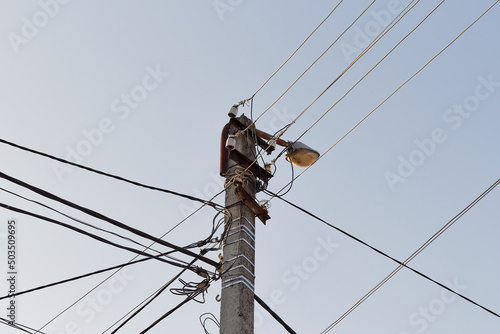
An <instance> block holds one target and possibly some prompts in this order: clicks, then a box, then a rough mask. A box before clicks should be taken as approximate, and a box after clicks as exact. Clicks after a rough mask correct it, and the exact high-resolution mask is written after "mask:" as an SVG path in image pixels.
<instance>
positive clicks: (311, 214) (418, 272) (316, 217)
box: [266, 179, 500, 316]
mask: <svg viewBox="0 0 500 334" xmlns="http://www.w3.org/2000/svg"><path fill="white" fill-rule="evenodd" d="M498 183H500V179H499V180H498V181H497V182H496V183H495V184H494V185H493V186H491V187H490V188H488V189H487V190H486V191H487V192H490V191H491V190H493V188H494V187H496V186H497V185H498ZM266 192H267V193H269V194H271V195H273V196H274V197H277V198H279V199H280V200H282V201H283V202H285V203H287V204H289V205H291V206H293V207H294V208H296V209H298V210H300V211H302V212H303V213H305V214H307V215H309V216H311V217H312V218H314V219H316V220H318V221H320V222H322V223H324V224H325V225H327V226H329V227H331V228H333V229H334V230H336V231H338V232H340V233H342V234H343V235H345V236H347V237H349V238H351V239H352V240H354V241H356V242H358V243H360V244H362V245H364V246H366V247H368V248H370V249H371V250H373V251H375V252H377V253H378V254H380V255H382V256H384V257H386V258H388V259H390V260H392V261H393V262H396V263H397V264H398V265H400V266H403V267H405V268H406V269H409V270H410V271H412V272H414V273H415V274H417V275H419V276H421V277H423V278H425V279H426V280H428V281H430V282H432V283H434V284H436V285H439V286H440V287H441V288H443V289H446V290H447V291H449V292H451V293H453V294H455V295H457V296H459V297H461V298H463V299H465V300H467V301H468V302H470V303H472V304H474V305H476V306H479V307H480V308H483V309H484V310H486V311H488V312H490V313H492V314H494V315H497V314H496V313H495V312H493V311H491V310H489V309H486V308H485V307H484V306H481V305H479V304H478V303H476V302H474V301H473V300H471V299H470V298H468V297H466V296H464V295H462V294H460V293H459V292H456V291H454V290H452V289H451V288H449V287H447V286H445V285H444V284H442V283H440V282H438V281H436V280H435V279H432V278H431V277H429V276H428V275H426V274H423V273H422V272H420V271H418V270H416V269H414V268H412V267H410V266H408V265H407V264H405V263H403V262H401V261H399V260H397V259H396V258H394V257H392V256H390V255H388V254H387V253H385V252H383V251H381V250H380V249H377V248H376V247H374V246H372V245H370V244H368V243H367V242H365V241H363V240H361V239H359V238H357V237H355V236H354V235H352V234H350V233H348V232H346V231H344V230H342V229H341V228H339V227H337V226H335V225H333V224H330V223H329V222H327V221H325V220H324V219H321V218H320V217H318V216H317V215H315V214H313V213H311V212H310V211H308V210H306V209H304V208H302V207H300V206H298V205H296V204H294V203H292V202H290V201H288V200H286V199H284V198H283V197H281V196H278V195H277V194H274V193H272V192H271V191H266ZM481 196H482V195H481ZM482 197H484V196H482ZM482 197H481V199H482ZM497 316H498V315H497Z"/></svg>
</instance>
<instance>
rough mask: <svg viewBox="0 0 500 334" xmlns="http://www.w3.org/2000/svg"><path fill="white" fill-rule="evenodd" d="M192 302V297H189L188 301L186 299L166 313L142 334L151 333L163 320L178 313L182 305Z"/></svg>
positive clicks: (141, 333)
mask: <svg viewBox="0 0 500 334" xmlns="http://www.w3.org/2000/svg"><path fill="white" fill-rule="evenodd" d="M190 300H191V297H187V298H186V299H184V300H183V301H182V302H180V303H179V304H178V305H177V306H175V307H174V308H172V309H171V310H170V311H168V312H167V313H165V314H164V315H162V316H161V317H160V318H158V320H156V321H155V322H153V323H152V324H151V325H149V326H148V327H147V328H146V329H144V330H143V331H142V332H140V334H144V333H147V332H149V331H150V330H151V329H152V328H153V327H154V326H156V325H158V324H159V323H160V322H161V321H162V320H164V319H166V318H167V317H168V316H170V315H171V314H172V313H174V312H175V311H177V310H178V309H179V308H181V306H182V305H184V304H186V303H187V302H188V301H190Z"/></svg>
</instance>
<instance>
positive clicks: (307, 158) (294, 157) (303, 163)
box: [286, 141, 319, 167]
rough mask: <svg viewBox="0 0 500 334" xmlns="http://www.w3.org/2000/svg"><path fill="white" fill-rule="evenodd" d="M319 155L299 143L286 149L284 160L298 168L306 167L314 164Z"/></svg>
mask: <svg viewBox="0 0 500 334" xmlns="http://www.w3.org/2000/svg"><path fill="white" fill-rule="evenodd" d="M318 158H319V153H318V151H316V150H313V149H312V148H310V147H309V146H307V145H306V144H304V143H301V142H299V141H298V142H295V143H293V144H291V145H290V146H289V147H288V148H287V152H286V160H287V161H290V162H291V163H292V164H294V165H295V166H298V167H308V166H311V165H312V164H313V163H315V162H316V160H318Z"/></svg>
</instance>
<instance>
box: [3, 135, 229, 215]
mask: <svg viewBox="0 0 500 334" xmlns="http://www.w3.org/2000/svg"><path fill="white" fill-rule="evenodd" d="M0 143H3V144H7V145H10V146H12V147H15V148H18V149H21V150H23V151H27V152H30V153H34V154H37V155H41V156H43V157H46V158H49V159H52V160H55V161H58V162H61V163H64V164H67V165H71V166H74V167H78V168H81V169H84V170H87V171H90V172H93V173H96V174H99V175H103V176H107V177H110V178H113V179H116V180H120V181H123V182H126V183H130V184H133V185H135V186H138V187H142V188H146V189H150V190H155V191H160V192H164V193H167V194H171V195H175V196H179V197H182V198H186V199H189V200H191V201H195V202H200V203H204V204H207V205H210V206H212V207H214V208H215V207H222V206H221V205H219V204H217V203H213V202H210V201H205V200H204V199H200V198H197V197H194V196H191V195H186V194H182V193H178V192H176V191H172V190H168V189H163V188H159V187H154V186H149V185H146V184H143V183H140V182H137V181H132V180H129V179H126V178H124V177H121V176H118V175H113V174H109V173H106V172H102V171H100V170H97V169H94V168H90V167H86V166H83V165H79V164H77V163H74V162H71V161H68V160H65V159H61V158H58V157H55V156H53V155H50V154H47V153H43V152H40V151H36V150H33V149H30V148H28V147H25V146H21V145H18V144H15V143H12V142H10V141H7V140H5V139H0Z"/></svg>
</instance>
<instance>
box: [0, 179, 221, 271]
mask: <svg viewBox="0 0 500 334" xmlns="http://www.w3.org/2000/svg"><path fill="white" fill-rule="evenodd" d="M0 178H3V179H6V180H8V181H10V182H12V183H14V184H17V185H19V186H22V187H24V188H27V189H29V190H31V191H33V192H35V193H37V194H39V195H42V196H44V197H46V198H49V199H51V200H54V201H57V202H59V203H62V204H64V205H66V206H69V207H71V208H73V209H76V210H79V211H81V212H83V213H86V214H88V215H90V216H92V217H95V218H98V219H101V220H103V221H106V222H108V223H110V224H111V225H113V226H116V227H119V228H122V229H124V230H126V231H129V232H131V233H134V234H136V235H138V236H140V237H143V238H146V239H149V240H152V241H155V242H157V243H159V244H160V245H162V246H166V247H168V248H171V249H175V250H176V251H178V252H179V253H183V254H184V255H188V256H191V257H199V255H197V254H196V253H193V252H191V251H190V250H187V249H184V248H182V247H179V246H177V245H174V244H172V243H170V242H168V241H165V240H161V238H156V237H155V236H153V235H151V234H149V233H146V232H144V231H141V230H139V229H136V228H134V227H131V226H128V225H126V224H124V223H121V222H119V221H117V220H115V219H112V218H109V217H106V216H105V215H103V214H101V213H99V212H96V211H94V210H91V209H88V208H85V207H83V206H80V205H78V204H76V203H73V202H71V201H68V200H65V199H63V198H61V197H59V196H56V195H54V194H52V193H50V192H48V191H45V190H43V189H41V188H38V187H35V186H33V185H30V184H28V183H26V182H23V181H21V180H18V179H16V178H14V177H12V176H9V175H7V174H5V173H2V172H0ZM199 259H200V260H201V261H203V262H205V263H207V264H210V265H211V266H214V267H217V265H218V264H217V262H215V261H213V260H211V259H208V258H205V257H199Z"/></svg>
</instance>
